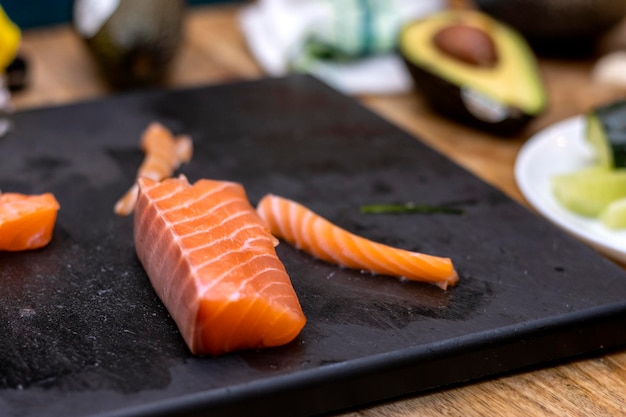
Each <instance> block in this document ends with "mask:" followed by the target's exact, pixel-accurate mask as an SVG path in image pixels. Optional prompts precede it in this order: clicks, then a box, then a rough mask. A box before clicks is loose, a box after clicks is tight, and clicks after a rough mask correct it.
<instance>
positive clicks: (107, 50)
mask: <svg viewBox="0 0 626 417" xmlns="http://www.w3.org/2000/svg"><path fill="white" fill-rule="evenodd" d="M185 8H186V2H185V1H184V0H76V1H75V2H74V10H73V22H74V26H75V28H76V31H77V33H78V34H79V36H80V37H81V38H82V39H84V40H85V43H86V45H87V47H88V49H89V51H90V52H91V54H92V55H93V57H94V58H95V60H96V62H97V64H98V66H99V69H100V72H101V74H102V76H103V77H104V78H105V79H106V80H107V81H108V82H109V83H110V84H111V86H112V87H114V88H118V89H127V88H138V87H145V86H151V85H156V84H158V83H160V82H162V81H163V79H164V77H165V76H166V74H167V70H168V68H169V64H170V62H171V60H172V58H173V57H174V55H175V54H176V51H177V48H178V46H179V44H180V39H181V36H182V25H183V16H184V12H185Z"/></svg>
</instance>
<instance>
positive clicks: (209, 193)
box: [153, 183, 229, 213]
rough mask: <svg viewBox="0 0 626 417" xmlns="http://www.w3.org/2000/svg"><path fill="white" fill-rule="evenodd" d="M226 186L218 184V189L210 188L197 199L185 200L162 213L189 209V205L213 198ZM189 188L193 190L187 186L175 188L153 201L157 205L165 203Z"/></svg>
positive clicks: (190, 186) (191, 186)
mask: <svg viewBox="0 0 626 417" xmlns="http://www.w3.org/2000/svg"><path fill="white" fill-rule="evenodd" d="M158 185H159V184H158V183H157V184H155V185H154V187H157V186H158ZM228 185H229V184H228V183H226V184H220V187H216V188H211V189H210V190H208V191H207V192H205V193H204V194H201V195H199V196H197V197H194V198H190V199H187V200H185V202H184V203H183V204H178V205H175V206H172V207H169V208H167V209H164V210H163V213H167V212H168V211H172V210H176V209H180V208H181V207H189V206H190V205H192V204H193V203H196V202H198V201H201V200H204V199H208V198H210V197H211V196H213V195H214V194H217V193H219V192H221V191H224V189H225V188H226V187H227V186H228ZM190 188H193V185H189V186H186V187H181V188H177V189H176V190H175V191H174V192H172V193H169V194H166V195H163V196H161V197H159V198H155V199H154V200H153V201H154V202H155V203H159V202H161V201H165V200H167V199H169V198H173V197H174V196H175V195H176V194H178V193H180V192H183V191H185V190H188V189H190Z"/></svg>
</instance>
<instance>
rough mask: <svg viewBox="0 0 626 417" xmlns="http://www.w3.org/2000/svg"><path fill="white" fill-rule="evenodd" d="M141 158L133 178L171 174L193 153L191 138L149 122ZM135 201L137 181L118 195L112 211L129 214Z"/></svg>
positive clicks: (142, 144) (159, 177)
mask: <svg viewBox="0 0 626 417" xmlns="http://www.w3.org/2000/svg"><path fill="white" fill-rule="evenodd" d="M141 149H142V150H143V151H144V153H145V157H144V160H143V162H142V164H141V165H140V166H139V170H138V171H137V178H140V177H147V178H152V179H153V180H157V181H159V180H162V179H164V178H168V177H171V176H172V174H173V173H174V171H175V170H176V169H178V167H180V165H181V164H183V163H186V162H189V161H190V160H191V157H192V155H193V142H192V140H191V138H190V137H189V136H186V135H181V136H178V137H174V135H172V132H170V131H169V130H168V129H167V128H166V127H165V126H163V125H162V124H160V123H157V122H153V123H150V125H148V127H147V128H146V129H145V131H144V132H143V134H142V136H141ZM136 202H137V183H135V184H133V185H132V187H131V188H130V189H129V190H128V191H127V192H126V194H124V196H122V198H120V199H119V200H118V201H117V203H116V204H115V207H114V208H113V211H114V212H115V213H116V214H118V215H120V216H127V215H129V214H131V213H132V212H133V210H134V208H135V204H136Z"/></svg>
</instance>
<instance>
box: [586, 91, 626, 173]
mask: <svg viewBox="0 0 626 417" xmlns="http://www.w3.org/2000/svg"><path fill="white" fill-rule="evenodd" d="M585 122H586V130H585V138H586V140H587V142H588V143H589V144H590V145H591V146H592V147H593V148H594V151H595V154H596V156H597V158H598V160H599V164H600V165H602V166H604V167H606V168H609V169H614V168H626V100H619V101H616V102H613V103H610V104H607V105H605V106H600V107H598V108H597V109H595V110H592V111H591V112H589V113H587V114H586V115H585Z"/></svg>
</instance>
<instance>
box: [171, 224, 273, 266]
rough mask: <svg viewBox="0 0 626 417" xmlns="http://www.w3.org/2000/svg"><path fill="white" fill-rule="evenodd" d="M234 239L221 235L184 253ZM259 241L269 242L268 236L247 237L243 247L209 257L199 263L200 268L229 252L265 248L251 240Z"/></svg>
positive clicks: (190, 252)
mask: <svg viewBox="0 0 626 417" xmlns="http://www.w3.org/2000/svg"><path fill="white" fill-rule="evenodd" d="M255 227H260V226H256V225H255ZM233 240H234V239H233V238H230V237H220V238H217V239H213V240H211V241H210V242H208V243H206V244H204V245H202V246H199V247H196V248H192V249H184V250H183V253H184V254H185V255H191V254H193V253H195V252H198V251H201V250H206V249H209V248H211V247H212V246H215V245H219V244H221V243H222V242H226V241H233ZM257 241H261V242H262V241H266V242H268V240H267V238H266V237H264V236H257V237H250V238H248V239H246V240H245V241H244V242H243V244H242V245H241V247H240V248H239V249H233V250H231V251H228V252H224V253H221V254H220V255H219V256H218V257H217V258H216V257H213V258H211V259H209V260H208V261H206V262H203V263H202V264H198V268H201V267H203V266H206V265H208V264H209V263H210V261H213V260H217V259H219V258H220V257H222V256H225V255H228V254H231V253H241V252H246V251H249V250H251V249H263V246H255V245H252V244H251V243H250V242H257ZM268 243H269V242H268Z"/></svg>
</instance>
